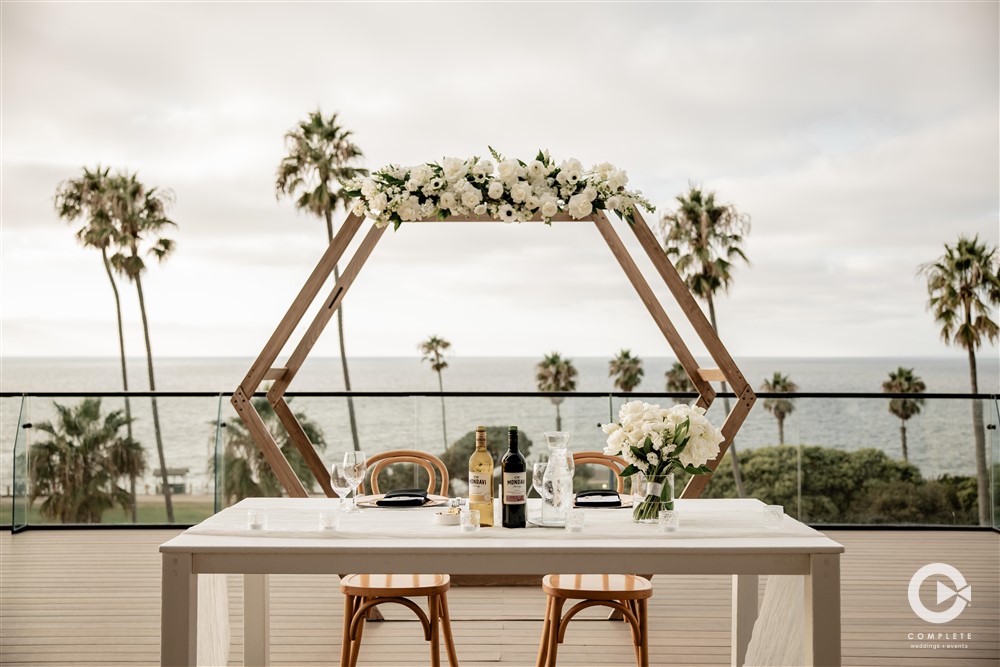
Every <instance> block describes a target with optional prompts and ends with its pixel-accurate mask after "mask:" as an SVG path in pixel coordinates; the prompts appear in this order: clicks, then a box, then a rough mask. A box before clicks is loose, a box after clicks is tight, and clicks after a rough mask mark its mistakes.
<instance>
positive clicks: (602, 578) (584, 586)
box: [542, 574, 653, 600]
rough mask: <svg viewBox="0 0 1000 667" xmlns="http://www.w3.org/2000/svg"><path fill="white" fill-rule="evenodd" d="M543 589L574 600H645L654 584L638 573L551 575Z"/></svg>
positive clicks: (543, 582) (650, 595)
mask: <svg viewBox="0 0 1000 667" xmlns="http://www.w3.org/2000/svg"><path fill="white" fill-rule="evenodd" d="M542 590H544V591H545V592H546V593H547V594H548V595H556V596H559V597H563V598H569V599H572V600H644V599H646V598H650V597H653V584H652V583H650V581H649V580H648V579H644V578H643V577H640V576H637V575H634V574H549V575H546V576H545V577H544V578H543V579H542Z"/></svg>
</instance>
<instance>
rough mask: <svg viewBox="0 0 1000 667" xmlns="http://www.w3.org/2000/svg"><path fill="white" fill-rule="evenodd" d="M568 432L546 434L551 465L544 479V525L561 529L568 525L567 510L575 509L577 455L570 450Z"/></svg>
mask: <svg viewBox="0 0 1000 667" xmlns="http://www.w3.org/2000/svg"><path fill="white" fill-rule="evenodd" d="M570 436H571V434H570V433H569V432H568V431H550V432H548V433H546V434H545V442H546V443H547V444H548V446H549V464H548V466H547V467H546V468H545V475H544V476H543V477H542V523H543V524H544V525H546V526H558V525H564V524H565V523H566V510H568V509H569V508H570V507H572V506H573V472H574V470H575V468H576V466H575V465H574V464H573V452H571V451H570V450H569V439H570Z"/></svg>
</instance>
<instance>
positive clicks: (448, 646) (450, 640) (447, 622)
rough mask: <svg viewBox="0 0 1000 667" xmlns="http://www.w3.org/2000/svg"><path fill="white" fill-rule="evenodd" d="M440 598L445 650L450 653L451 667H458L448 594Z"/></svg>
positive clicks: (443, 594) (449, 661)
mask: <svg viewBox="0 0 1000 667" xmlns="http://www.w3.org/2000/svg"><path fill="white" fill-rule="evenodd" d="M439 597H440V604H441V631H442V632H443V633H444V648H445V650H446V651H448V664H449V665H451V667H458V653H456V652H455V638H454V637H453V636H452V634H451V614H450V613H449V612H448V594H447V593H442V594H441V595H440V596H439Z"/></svg>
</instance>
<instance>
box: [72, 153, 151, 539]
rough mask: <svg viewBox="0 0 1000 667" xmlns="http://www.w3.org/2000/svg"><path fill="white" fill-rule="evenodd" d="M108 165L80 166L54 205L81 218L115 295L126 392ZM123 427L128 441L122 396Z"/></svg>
mask: <svg viewBox="0 0 1000 667" xmlns="http://www.w3.org/2000/svg"><path fill="white" fill-rule="evenodd" d="M109 171H110V169H109V168H107V167H105V168H101V165H97V167H96V168H95V169H94V170H93V171H91V170H89V169H87V168H86V167H84V168H83V176H81V177H80V178H72V179H68V180H66V181H63V182H62V183H60V184H59V187H58V188H57V189H56V196H55V207H56V211H58V213H59V217H60V218H63V219H64V220H66V221H67V222H75V221H77V220H79V219H81V218H83V219H84V220H83V223H82V224H81V226H80V227H79V228H78V229H77V230H76V238H77V241H79V242H80V244H81V245H83V246H84V247H87V248H96V249H97V250H100V251H101V260H102V263H103V265H104V272H105V274H106V275H107V276H108V282H109V283H110V284H111V292H112V294H113V295H114V298H115V317H116V319H117V322H118V358H119V361H120V363H121V369H122V389H123V390H124V391H126V392H128V368H127V365H126V362H125V332H124V327H123V325H122V302H121V296H120V294H119V293H118V283H117V282H116V281H115V277H114V273H113V272H112V269H111V260H110V259H109V257H108V248H109V247H111V245H112V243H113V241H114V238H115V234H116V233H117V230H116V229H115V225H114V220H113V219H112V216H111V213H110V211H109V205H108V194H109V193H108V181H109V177H108V172H109ZM125 419H126V422H125V424H126V426H125V428H126V430H127V433H128V438H129V440H131V439H132V404H131V402H130V401H129V398H128V396H126V397H125ZM135 486H136V480H135V478H134V477H133V478H132V479H131V480H129V492H130V494H131V497H132V509H131V515H132V523H136V522H137V521H138V510H137V506H136V492H135Z"/></svg>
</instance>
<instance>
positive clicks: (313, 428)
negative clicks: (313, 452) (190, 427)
mask: <svg viewBox="0 0 1000 667" xmlns="http://www.w3.org/2000/svg"><path fill="white" fill-rule="evenodd" d="M288 402H289V403H291V399H288ZM252 403H253V407H254V409H256V410H257V412H258V413H259V414H260V417H261V419H262V420H264V424H265V425H266V426H267V430H268V431H270V433H271V437H273V438H274V441H275V442H276V443H277V444H278V446H279V447H280V448H281V453H282V454H284V455H285V458H286V459H288V464H289V465H290V466H291V467H292V470H294V471H295V474H296V475H297V476H298V478H299V479H300V480H306V487H307V489H308V490H310V491H311V490H312V489H313V485H312V482H311V481H310V480H312V479H313V477H312V473H311V472H310V470H309V465H308V464H307V463H306V461H305V459H303V458H302V454H300V453H299V450H298V448H297V447H296V446H295V443H294V442H292V439H291V437H290V436H289V435H288V432H287V431H286V430H285V429H284V427H282V425H281V421H280V420H279V419H278V415H277V414H276V413H275V412H274V407H273V406H272V405H271V404H270V403H269V402H268V400H267V399H266V398H263V397H259V398H254V399H253V400H252ZM295 418H296V419H297V420H298V422H299V424H301V425H302V430H303V431H305V433H306V435H307V436H309V440H310V441H311V442H312V443H313V444H314V445H316V448H317V449H320V450H324V449H326V440H325V439H324V437H323V431H322V429H321V428H320V427H319V426H318V425H317V424H316V423H315V422H314V421H312V420H311V419H309V417H307V416H306V415H305V414H304V413H302V412H296V413H295ZM213 423H214V422H213ZM225 428H226V431H225V445H224V449H223V453H222V466H223V471H222V472H223V475H222V493H223V495H224V496H225V498H226V504H227V505H231V504H233V503H235V502H238V501H240V500H243V499H244V498H250V497H259V496H269V497H274V496H280V495H281V491H282V486H281V482H279V481H278V478H277V477H276V476H275V474H274V471H273V470H272V469H271V466H270V465H268V463H267V460H266V459H265V458H264V454H263V453H262V452H261V449H260V447H258V446H257V443H256V441H255V440H254V439H253V437H252V436H251V435H250V432H249V431H248V430H247V427H246V425H245V424H244V423H243V421H242V420H238V419H232V420H229V421H227V422H226V427H225ZM215 464H216V462H215V457H211V458H210V459H209V469H210V470H211V472H212V474H213V475H214V474H215Z"/></svg>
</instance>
